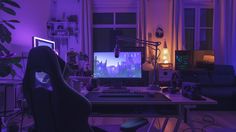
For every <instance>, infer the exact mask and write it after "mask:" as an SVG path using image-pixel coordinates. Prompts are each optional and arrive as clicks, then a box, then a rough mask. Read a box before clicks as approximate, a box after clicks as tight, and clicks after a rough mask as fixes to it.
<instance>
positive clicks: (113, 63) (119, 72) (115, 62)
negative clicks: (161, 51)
mask: <svg viewBox="0 0 236 132" xmlns="http://www.w3.org/2000/svg"><path fill="white" fill-rule="evenodd" d="M93 76H94V78H142V69H141V52H120V54H119V58H115V56H114V52H94V64H93Z"/></svg>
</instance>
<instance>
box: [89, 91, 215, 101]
mask: <svg viewBox="0 0 236 132" xmlns="http://www.w3.org/2000/svg"><path fill="white" fill-rule="evenodd" d="M104 89H107V87H100V88H99V90H98V91H95V92H101V91H102V90H104ZM127 89H129V90H130V91H131V92H137V93H138V92H149V93H157V92H159V93H162V92H161V91H155V90H149V89H148V87H127ZM162 94H164V95H165V96H166V97H167V98H169V99H170V100H171V101H160V100H153V99H151V100H144V99H137V100H135V99H133V100H132V99H130V100H129V99H128V98H127V100H125V99H121V100H109V98H106V99H107V100H106V101H104V100H90V101H91V103H92V104H142V105H145V104H147V105H148V104H149V105H150V104H163V105H165V104H166V105H169V104H173V105H176V104H180V105H206V104H217V101H215V100H213V99H210V98H207V97H203V98H204V99H205V100H191V99H189V98H186V97H184V96H182V95H181V94H180V93H176V94H170V93H162Z"/></svg>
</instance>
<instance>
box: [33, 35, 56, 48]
mask: <svg viewBox="0 0 236 132" xmlns="http://www.w3.org/2000/svg"><path fill="white" fill-rule="evenodd" d="M38 46H47V47H49V48H51V49H53V50H55V42H54V41H51V40H47V39H43V38H39V37H33V47H38Z"/></svg>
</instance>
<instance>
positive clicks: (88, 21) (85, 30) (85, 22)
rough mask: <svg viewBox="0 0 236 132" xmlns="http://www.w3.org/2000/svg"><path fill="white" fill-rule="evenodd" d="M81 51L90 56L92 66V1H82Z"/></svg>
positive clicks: (80, 19)
mask: <svg viewBox="0 0 236 132" xmlns="http://www.w3.org/2000/svg"><path fill="white" fill-rule="evenodd" d="M79 16H80V17H79V23H80V24H79V37H80V39H79V40H80V42H79V43H80V49H81V51H82V52H83V53H85V54H87V55H88V56H89V64H90V68H91V66H92V65H91V64H92V55H93V53H92V52H93V50H92V46H93V45H92V0H80V15H79Z"/></svg>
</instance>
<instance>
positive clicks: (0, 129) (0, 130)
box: [0, 118, 2, 132]
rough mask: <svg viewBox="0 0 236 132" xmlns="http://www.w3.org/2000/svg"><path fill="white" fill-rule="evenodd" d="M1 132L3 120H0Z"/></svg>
mask: <svg viewBox="0 0 236 132" xmlns="http://www.w3.org/2000/svg"><path fill="white" fill-rule="evenodd" d="M0 132H2V118H1V119H0Z"/></svg>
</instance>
